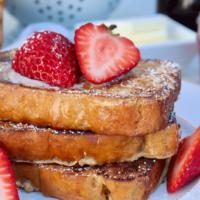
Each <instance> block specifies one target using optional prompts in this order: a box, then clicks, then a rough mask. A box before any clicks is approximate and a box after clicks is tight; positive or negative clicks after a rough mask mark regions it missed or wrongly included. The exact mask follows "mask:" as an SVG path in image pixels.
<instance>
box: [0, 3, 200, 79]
mask: <svg viewBox="0 0 200 200" xmlns="http://www.w3.org/2000/svg"><path fill="white" fill-rule="evenodd" d="M0 4H1V5H2V18H3V20H2V27H1V28H2V35H3V40H2V49H3V50H8V49H11V48H15V47H19V46H20V45H21V43H22V42H23V41H24V40H25V38H26V37H28V36H30V35H31V34H32V33H33V32H34V31H41V30H44V29H45V30H53V31H57V32H60V33H62V34H63V35H65V36H66V37H68V38H69V39H70V40H71V41H73V37H74V30H75V29H76V28H78V27H79V26H80V25H81V24H82V23H86V22H93V23H95V24H101V23H105V24H106V25H110V24H111V23H112V24H113V23H114V24H116V25H117V26H118V28H117V29H116V30H115V31H116V32H118V33H120V35H122V36H125V37H128V38H129V39H131V40H132V41H133V42H134V43H135V45H136V46H137V47H138V48H139V49H140V52H141V56H142V58H150V59H154V58H156V59H168V60H172V61H174V62H177V63H179V64H180V65H181V67H182V71H183V77H184V78H185V79H187V80H190V81H193V82H195V83H199V64H198V63H199V62H198V54H197V52H198V42H197V41H198V40H197V22H196V20H197V16H198V13H199V11H200V0H101V1H100V0H5V1H4V0H0Z"/></svg>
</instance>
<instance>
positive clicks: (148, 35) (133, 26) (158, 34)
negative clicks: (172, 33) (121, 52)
mask: <svg viewBox="0 0 200 200" xmlns="http://www.w3.org/2000/svg"><path fill="white" fill-rule="evenodd" d="M116 25H117V28H116V29H114V30H113V32H114V33H120V36H124V37H127V38H129V39H130V40H132V41H133V42H134V44H135V45H143V44H152V43H158V42H164V41H167V40H168V31H167V20H166V19H162V18H160V19H158V18H157V19H155V18H154V19H152V18H150V19H147V18H145V19H142V18H140V19H134V21H131V20H130V21H128V22H126V21H118V22H117V23H116Z"/></svg>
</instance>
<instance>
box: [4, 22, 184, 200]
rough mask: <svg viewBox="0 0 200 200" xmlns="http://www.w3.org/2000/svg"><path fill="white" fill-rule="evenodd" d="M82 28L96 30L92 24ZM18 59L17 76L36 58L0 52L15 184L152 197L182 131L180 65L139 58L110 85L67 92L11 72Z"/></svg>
mask: <svg viewBox="0 0 200 200" xmlns="http://www.w3.org/2000/svg"><path fill="white" fill-rule="evenodd" d="M88 27H90V29H89V28H88ZM104 29H105V27H104V26H102V27H100V28H99V30H100V32H102V30H103V31H104V32H105V30H104ZM85 30H90V33H91V30H92V28H91V24H89V25H87V26H86V29H85ZM93 30H95V31H96V30H97V28H93ZM81 31H82V30H81ZM106 31H107V29H106ZM104 32H103V34H104ZM80 33H84V34H85V33H86V32H85V31H82V32H80ZM41 34H43V35H44V37H46V35H45V34H52V33H48V32H43V33H41ZM41 34H40V35H41ZM53 34H54V33H53ZM40 35H37V37H32V38H33V39H34V40H37V39H38V38H40ZM87 35H88V34H86V36H85V37H87ZM115 37H116V36H114V40H115ZM55 38H61V36H56V37H55ZM83 38H84V37H80V39H83ZM93 38H95V37H93ZM107 38H108V37H107ZM107 38H106V40H107ZM75 39H76V38H75ZM100 39H101V38H100ZM120 40H121V41H122V42H123V43H126V45H129V44H131V45H132V43H130V42H129V41H128V42H127V40H124V39H123V38H120ZM30 41H31V39H30ZM30 41H28V42H27V43H30V44H31V45H32V44H33V42H32V41H31V42H30ZM90 41H91V40H90ZM99 41H101V40H99ZM117 42H118V41H117ZM117 42H116V44H117ZM80 44H83V45H85V43H84V42H82V41H81V42H80ZM25 45H26V44H25ZM70 45H71V44H70ZM68 46H69V45H68ZM32 47H33V48H32ZM106 47H107V46H106ZM111 47H112V45H111ZM34 48H35V47H34V45H32V46H31V48H25V47H23V46H22V48H21V49H22V50H23V49H25V50H24V52H25V53H26V52H28V51H29V50H30V51H31V52H32V49H34ZM45 48H46V47H44V49H45ZM131 48H132V49H134V48H133V47H131ZM47 49H48V48H47ZM82 49H83V48H82V47H81V48H80V47H79V48H76V50H78V51H80V50H82ZM57 51H59V49H58V48H57ZM65 51H66V50H65ZM109 51H110V50H109ZM119 51H120V52H122V51H121V50H120V49H119ZM124 51H125V50H124ZM134 51H135V50H134ZM127 52H128V51H127ZM129 52H130V50H129ZM33 53H34V52H33ZM39 53H40V54H41V52H39ZM15 54H16V55H17V56H16V57H19V58H20V59H21V60H22V64H20V67H21V68H20V70H19V71H20V72H23V73H24V71H23V70H24V68H26V67H27V66H28V65H30V66H31V65H32V63H34V61H31V59H29V61H30V64H27V63H28V59H26V58H25V57H23V56H21V54H22V53H21V52H20V51H18V54H17V53H16V51H14V50H12V51H9V52H2V53H0V119H1V121H0V147H1V148H3V149H4V150H5V152H6V154H7V156H8V158H9V159H10V161H11V164H12V168H13V171H14V175H15V179H16V184H17V186H18V187H19V188H23V189H24V190H25V191H26V192H34V191H41V192H42V193H43V195H44V196H50V197H55V198H58V199H62V200H65V199H70V200H71V199H76V200H78V199H84V200H94V199H95V200H145V199H148V197H149V196H150V195H151V193H152V192H153V191H154V190H155V189H156V188H157V187H158V186H159V185H160V184H161V183H162V181H163V180H164V177H165V176H166V173H167V170H168V164H169V161H170V158H171V157H172V156H173V155H174V154H176V153H177V150H178V145H179V139H180V127H179V125H178V124H177V121H176V117H175V114H174V113H173V109H174V102H175V101H176V100H177V99H178V95H179V92H180V87H181V70H180V66H179V65H178V64H176V63H173V62H171V61H161V60H143V59H141V60H140V61H139V63H138V64H137V66H136V67H135V68H134V69H132V70H130V71H128V72H127V73H124V74H122V75H121V76H118V77H116V78H114V79H112V80H110V81H107V82H105V83H101V84H93V83H91V82H90V81H88V80H87V79H86V78H85V77H84V76H83V75H82V76H80V80H79V82H78V83H76V84H74V85H73V86H71V87H67V88H63V87H57V86H51V85H49V84H47V83H44V82H42V81H39V80H32V79H30V78H29V77H24V76H22V75H20V74H19V73H17V72H16V71H14V69H13V67H11V66H12V65H15V64H16V62H18V61H16V60H13V58H14V56H15ZM27 55H28V54H27ZM29 55H30V54H29ZM77 55H78V56H82V55H83V54H80V52H79V54H77ZM134 55H136V54H135V52H134ZM20 56H21V57H20ZM34 56H35V54H33V58H34ZM125 56H126V55H125ZM85 57H87V55H86V54H85V55H84V57H83V58H85ZM129 57H130V59H131V56H129ZM90 59H92V57H91V58H90ZM24 60H26V61H24ZM101 60H102V57H101V58H100V62H101ZM24 62H26V64H25V65H23V63H24ZM45 62H47V61H45ZM123 62H124V61H123V60H122V63H123ZM131 62H132V61H131ZM11 63H12V64H11ZM73 63H75V62H73ZM86 63H87V62H86ZM61 64H62V63H61ZM79 64H80V62H79ZM87 70H88V68H87ZM101 70H102V69H101ZM122 70H124V69H122ZM82 72H83V70H82ZM92 72H93V73H94V71H92ZM105 73H107V72H105ZM83 74H84V73H83ZM102 74H103V75H104V73H102ZM92 81H93V79H92Z"/></svg>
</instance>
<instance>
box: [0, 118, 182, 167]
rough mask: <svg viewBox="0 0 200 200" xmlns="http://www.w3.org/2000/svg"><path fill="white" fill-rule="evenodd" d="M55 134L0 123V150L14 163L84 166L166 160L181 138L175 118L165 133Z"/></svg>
mask: <svg viewBox="0 0 200 200" xmlns="http://www.w3.org/2000/svg"><path fill="white" fill-rule="evenodd" d="M54 132H55V130H52V129H40V128H37V127H32V126H27V125H23V124H18V125H17V124H13V123H8V122H0V147H2V148H4V150H5V151H6V153H7V155H8V157H9V159H10V160H12V161H15V162H29V163H47V164H48V163H57V164H62V165H66V166H73V165H76V164H79V165H81V166H83V165H85V164H88V165H95V164H104V163H113V162H132V161H134V160H137V159H138V158H140V157H146V158H158V159H164V158H168V157H170V156H172V155H174V154H175V153H176V152H177V149H178V144H179V139H180V129H179V126H178V125H177V122H176V120H175V119H174V122H173V123H169V125H168V126H167V127H166V128H165V129H164V130H161V131H158V132H156V133H151V134H147V135H145V136H140V137H128V136H108V135H100V134H95V133H90V132H78V134H76V131H69V132H68V131H67V132H65V131H64V132H60V133H59V132H57V133H54ZM75 146H76V148H74V147H75Z"/></svg>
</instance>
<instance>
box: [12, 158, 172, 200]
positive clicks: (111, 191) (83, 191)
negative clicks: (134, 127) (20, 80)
mask: <svg viewBox="0 0 200 200" xmlns="http://www.w3.org/2000/svg"><path fill="white" fill-rule="evenodd" d="M140 161H142V162H143V163H139V165H138V166H137V169H135V170H133V168H131V166H132V164H130V166H128V167H127V168H125V169H124V170H123V168H124V167H123V166H126V165H129V163H128V164H127V163H126V164H122V165H121V168H120V167H117V166H118V164H111V165H109V166H108V167H107V168H106V169H105V168H104V169H105V171H103V173H102V170H100V173H98V172H99V170H98V167H96V166H95V167H94V168H91V167H88V169H87V170H86V172H85V171H84V170H83V171H82V170H80V169H82V168H78V169H77V170H76V172H75V171H74V170H71V168H69V167H62V166H57V165H31V164H22V163H14V162H12V166H13V170H14V174H15V178H16V181H17V186H18V187H21V188H23V189H25V190H26V191H27V192H33V191H42V193H43V194H44V195H45V196H51V197H55V198H59V199H67V198H70V197H74V199H76V198H77V199H79V198H80V199H87V200H90V199H91V200H92V199H97V200H98V199H101V200H102V199H104V200H106V197H107V198H108V200H111V199H112V200H116V199H118V200H122V199H127V200H133V199H137V200H140V199H141V200H144V199H147V198H148V197H149V196H150V194H151V193H152V192H153V191H154V190H155V189H156V188H157V187H158V186H159V185H160V183H161V182H162V181H163V179H164V177H165V175H166V172H167V168H168V162H169V159H167V160H151V162H154V163H153V164H152V165H151V166H150V165H148V164H149V159H144V158H142V159H140V160H139V161H135V162H140ZM144 163H146V164H144ZM113 165H114V166H115V167H112V166H113ZM145 165H147V166H145ZM110 166H111V167H110ZM140 167H141V168H140ZM100 168H101V167H100ZM144 168H145V169H144ZM139 169H144V171H143V170H139ZM119 170H122V174H123V175H122V174H121V175H119V174H118V172H119ZM115 172H116V173H115ZM125 172H126V173H127V174H128V175H127V176H126V177H129V176H131V177H132V178H130V179H129V178H125V179H124V178H122V179H116V178H114V176H112V177H110V176H107V175H108V174H109V173H112V174H113V175H114V174H118V175H116V176H117V177H118V178H119V177H120V176H122V177H124V174H125ZM133 177H134V178H133ZM58 188H59V189H58ZM72 199H73V198H72Z"/></svg>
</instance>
